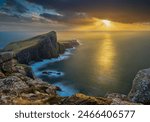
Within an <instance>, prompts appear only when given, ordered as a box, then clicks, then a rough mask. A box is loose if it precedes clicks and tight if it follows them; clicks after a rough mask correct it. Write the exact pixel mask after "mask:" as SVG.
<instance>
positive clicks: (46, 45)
mask: <svg viewBox="0 0 150 122" xmlns="http://www.w3.org/2000/svg"><path fill="white" fill-rule="evenodd" d="M74 46H78V42H77V41H68V42H65V43H63V42H62V43H59V42H57V36H56V32H54V31H52V32H49V33H47V34H43V35H39V36H36V37H33V38H31V39H28V40H24V41H20V42H13V43H11V44H9V45H7V46H6V47H5V49H4V50H12V51H14V52H15V53H16V58H17V60H18V61H19V62H20V63H22V64H29V63H30V62H32V61H39V60H42V59H50V58H55V57H58V56H59V54H62V53H64V51H65V49H66V48H72V47H74Z"/></svg>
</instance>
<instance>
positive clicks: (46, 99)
mask: <svg viewBox="0 0 150 122" xmlns="http://www.w3.org/2000/svg"><path fill="white" fill-rule="evenodd" d="M78 45H79V43H78V42H77V41H75V40H73V41H65V42H61V43H60V42H57V36H56V33H55V32H50V33H47V34H44V35H39V36H36V37H33V38H31V39H28V40H25V41H21V42H14V43H10V44H9V45H7V46H6V47H5V48H4V50H2V51H1V52H0V104H6V105H9V104H10V105H14V104H15V105H24V104H25V105H31V104H32V105H39V104H40V105H46V104H49V105H53V104H57V105H134V104H141V103H142V104H150V69H146V70H141V71H139V72H138V74H137V75H136V77H135V79H134V81H133V87H132V89H131V92H130V93H129V95H128V96H126V95H122V94H118V93H112V94H107V95H106V96H105V97H94V96H86V95H84V94H80V93H78V94H75V95H73V96H71V97H61V96H59V95H57V93H56V91H57V90H60V89H59V88H58V87H56V86H53V85H51V84H48V83H46V82H44V81H42V80H41V79H38V78H36V77H35V76H34V74H33V72H32V69H31V68H30V67H29V66H28V65H27V64H30V63H31V62H35V61H39V60H42V59H47V58H48V59H50V58H54V57H58V56H59V55H60V54H62V53H64V52H65V49H66V48H72V47H76V46H78ZM68 92H69V91H68Z"/></svg>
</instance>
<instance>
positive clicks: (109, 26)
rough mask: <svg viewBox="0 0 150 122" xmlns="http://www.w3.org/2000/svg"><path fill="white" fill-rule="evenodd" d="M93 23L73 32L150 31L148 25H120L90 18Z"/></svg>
mask: <svg viewBox="0 0 150 122" xmlns="http://www.w3.org/2000/svg"><path fill="white" fill-rule="evenodd" d="M92 21H93V23H91V24H89V25H83V26H82V25H81V26H78V27H75V28H73V29H71V30H73V31H150V24H149V23H120V22H113V21H111V20H107V19H104V20H103V19H97V18H92Z"/></svg>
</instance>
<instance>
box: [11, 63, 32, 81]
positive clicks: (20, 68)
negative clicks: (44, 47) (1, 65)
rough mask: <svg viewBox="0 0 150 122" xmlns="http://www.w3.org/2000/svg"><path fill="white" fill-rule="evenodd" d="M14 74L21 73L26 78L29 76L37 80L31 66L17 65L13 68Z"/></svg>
mask: <svg viewBox="0 0 150 122" xmlns="http://www.w3.org/2000/svg"><path fill="white" fill-rule="evenodd" d="M13 72H14V73H21V74H23V75H25V76H28V77H30V78H33V79H35V76H34V73H33V71H32V69H31V67H30V66H27V65H23V64H17V65H16V66H15V67H13Z"/></svg>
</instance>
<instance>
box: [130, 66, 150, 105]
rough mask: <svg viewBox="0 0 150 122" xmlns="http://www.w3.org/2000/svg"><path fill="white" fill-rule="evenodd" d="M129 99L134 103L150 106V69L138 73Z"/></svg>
mask: <svg viewBox="0 0 150 122" xmlns="http://www.w3.org/2000/svg"><path fill="white" fill-rule="evenodd" d="M128 98H129V99H130V100H131V101H132V102H137V103H143V104H150V68H149V69H144V70H140V71H139V72H138V73H137V75H136V77H135V79H134V80H133V84H132V89H131V91H130V93H129V94H128Z"/></svg>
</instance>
